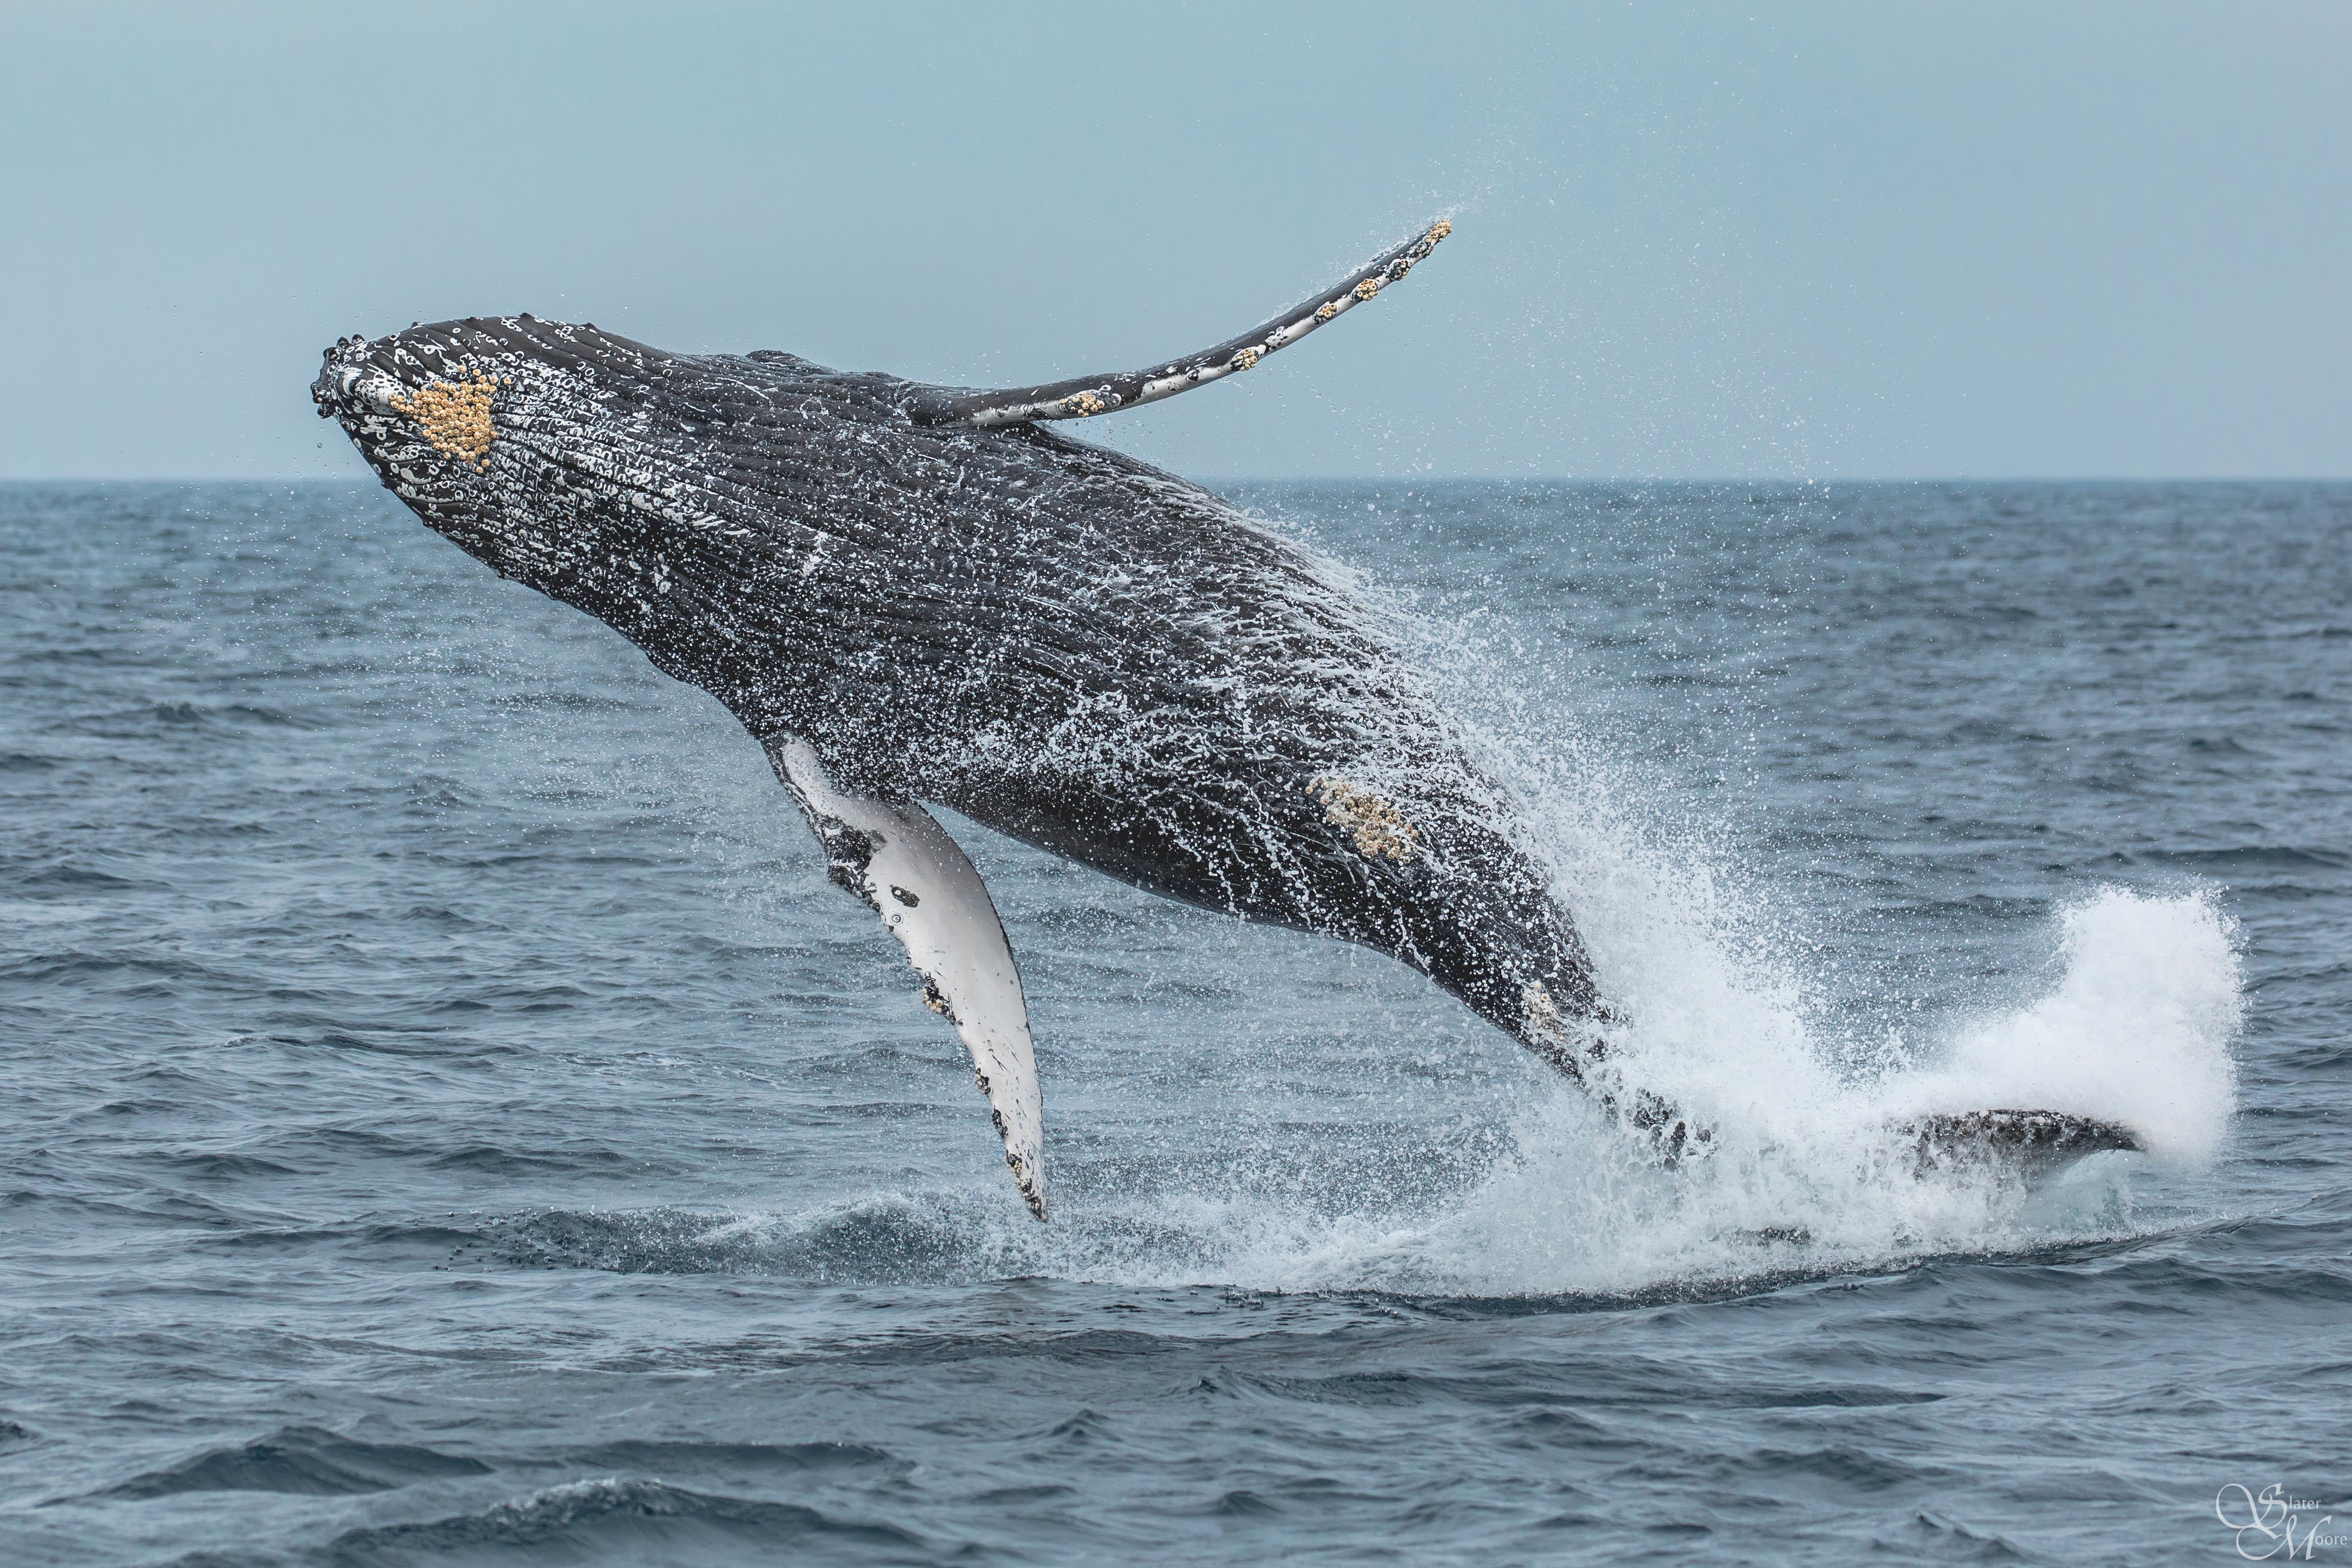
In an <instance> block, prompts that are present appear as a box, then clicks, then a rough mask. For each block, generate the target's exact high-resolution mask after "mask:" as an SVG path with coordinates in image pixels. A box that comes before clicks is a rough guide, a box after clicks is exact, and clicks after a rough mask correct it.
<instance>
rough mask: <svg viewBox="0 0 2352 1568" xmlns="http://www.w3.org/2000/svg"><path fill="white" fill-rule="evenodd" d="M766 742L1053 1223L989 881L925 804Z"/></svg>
mask: <svg viewBox="0 0 2352 1568" xmlns="http://www.w3.org/2000/svg"><path fill="white" fill-rule="evenodd" d="M762 744H763V745H764V746H766V747H767V750H768V760H769V762H770V763H771V764H772V765H773V766H774V768H775V769H776V777H777V778H779V779H782V780H783V781H784V785H785V787H786V788H787V789H791V790H792V792H793V796H794V798H796V799H797V800H799V801H800V803H801V810H802V811H803V812H804V813H805V814H806V815H807V817H808V821H809V826H810V827H812V828H814V830H815V831H816V836H817V841H819V842H820V843H822V844H823V845H824V852H825V858H826V860H827V861H828V862H830V866H831V870H832V874H833V879H834V881H835V882H836V883H840V884H841V885H842V886H844V887H845V888H847V889H848V890H849V891H850V892H852V893H855V894H857V895H858V896H860V897H861V898H863V899H865V900H866V903H867V904H871V905H872V906H873V907H874V908H875V909H876V910H877V912H878V913H879V914H880V915H881V916H882V924H883V925H885V926H886V927H887V928H888V930H889V932H890V935H891V936H896V937H897V938H898V941H899V943H900V945H901V946H904V947H905V948H906V949H907V961H908V963H910V964H912V965H913V966H914V967H915V972H916V973H917V974H919V975H920V976H922V977H923V1000H924V1001H925V1002H927V1003H929V1006H930V1007H931V1009H933V1010H934V1011H937V1012H940V1013H943V1014H945V1015H946V1016H947V1019H948V1021H949V1022H950V1023H952V1024H954V1025H955V1028H956V1033H957V1034H959V1035H961V1037H962V1038H963V1043H964V1046H965V1048H966V1049H967V1050H969V1051H971V1062H972V1067H973V1069H974V1071H976V1072H977V1073H978V1075H979V1078H980V1087H981V1090H982V1092H984V1093H985V1094H987V1096H988V1103H989V1109H990V1112H991V1113H992V1115H993V1116H994V1118H995V1121H996V1128H997V1131H998V1132H999V1133H1001V1134H1003V1138H1004V1163H1005V1164H1006V1165H1008V1166H1012V1167H1013V1181H1014V1183H1015V1184H1016V1185H1018V1186H1019V1187H1020V1188H1021V1196H1022V1197H1023V1198H1024V1199H1026V1200H1027V1202H1028V1205H1029V1211H1030V1212H1031V1213H1032V1214H1034V1215H1035V1216H1036V1217H1037V1218H1040V1219H1043V1218H1045V1161H1044V1145H1045V1113H1044V1108H1043V1104H1042V1102H1041V1097H1040V1095H1039V1092H1038V1086H1037V1058H1036V1052H1035V1050H1034V1047H1033V1046H1032V1045H1031V1043H1030V1040H1029V1008H1028V1003H1027V1002H1026V1001H1025V1000H1024V998H1023V997H1022V994H1021V971H1020V969H1019V968H1018V967H1015V966H1014V964H1013V947H1012V945H1011V944H1010V943H1008V942H1007V941H1006V940H1005V939H1004V924H1003V921H1001V920H999V919H998V918H997V915H996V905H995V904H993V903H992V902H991V901H990V899H989V896H988V886H987V884H986V883H983V882H982V881H981V879H980V873H979V872H978V871H976V870H974V869H973V867H972V863H971V860H970V858H969V857H967V856H966V855H965V854H964V852H963V850H962V848H961V846H959V845H958V844H957V843H956V841H955V840H954V839H952V838H950V837H949V836H948V831H947V830H946V829H944V828H942V827H940V825H939V823H938V822H937V821H934V820H933V819H932V817H931V814H930V813H929V811H926V810H923V808H922V807H921V806H919V805H918V804H917V803H915V802H914V801H912V800H908V801H904V802H897V801H889V800H875V799H872V798H868V797H861V796H856V795H849V794H845V793H844V792H843V791H842V790H840V789H836V788H835V786H834V783H833V781H832V779H829V778H827V777H826V776H825V771H824V767H823V765H821V764H820V763H819V762H818V760H817V755H816V751H815V748H814V747H811V746H810V745H809V743H808V742H807V741H805V740H803V739H801V738H800V737H797V736H793V735H773V736H769V737H765V738H764V740H763V741H762Z"/></svg>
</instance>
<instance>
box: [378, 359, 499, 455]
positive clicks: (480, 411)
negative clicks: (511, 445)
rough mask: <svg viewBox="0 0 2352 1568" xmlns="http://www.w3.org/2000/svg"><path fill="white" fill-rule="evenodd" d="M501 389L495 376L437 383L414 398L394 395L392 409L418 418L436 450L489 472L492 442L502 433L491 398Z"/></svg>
mask: <svg viewBox="0 0 2352 1568" xmlns="http://www.w3.org/2000/svg"><path fill="white" fill-rule="evenodd" d="M498 388H499V382H498V378H497V377H495V376H484V375H476V376H472V377H470V378H469V379H467V380H466V381H462V382H434V383H433V384H432V385H431V386H428V387H425V388H424V389H422V390H421V391H419V392H416V393H415V395H414V396H413V397H396V398H394V399H393V400H392V408H393V412H394V413H404V414H406V415H408V417H409V418H411V419H413V420H415V422H416V423H417V425H418V427H419V428H421V429H422V430H423V431H424V432H425V440H427V441H430V442H431V443H432V444H433V447H434V450H435V451H436V452H445V453H446V454H448V455H450V456H452V457H455V458H457V459H458V460H460V461H461V462H463V463H464V464H465V465H467V467H469V468H471V469H473V470H474V471H475V472H476V473H478V474H487V473H488V472H489V450H490V443H491V442H493V441H495V440H497V439H498V434H499V433H498V431H497V429H496V428H495V427H493V426H492V425H491V423H490V400H491V399H492V398H493V397H494V396H495V395H496V394H497V392H498Z"/></svg>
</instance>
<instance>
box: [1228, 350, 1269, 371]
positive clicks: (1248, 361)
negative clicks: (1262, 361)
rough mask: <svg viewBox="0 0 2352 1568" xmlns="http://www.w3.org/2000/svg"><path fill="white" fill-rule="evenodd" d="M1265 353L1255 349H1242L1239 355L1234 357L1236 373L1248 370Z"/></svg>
mask: <svg viewBox="0 0 2352 1568" xmlns="http://www.w3.org/2000/svg"><path fill="white" fill-rule="evenodd" d="M1264 354H1265V350H1263V349H1259V348H1255V347H1252V348H1247V349H1244V350H1242V351H1241V352H1240V353H1238V354H1235V355H1234V369H1235V370H1237V371H1245V370H1248V369H1249V368H1250V367H1251V366H1252V365H1254V364H1255V363H1257V362H1258V360H1259V358H1260V357H1261V356H1262V355H1264Z"/></svg>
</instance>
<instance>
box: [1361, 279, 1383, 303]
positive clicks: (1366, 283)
mask: <svg viewBox="0 0 2352 1568" xmlns="http://www.w3.org/2000/svg"><path fill="white" fill-rule="evenodd" d="M1380 291H1381V280H1380V279H1379V278H1377V277H1367V278H1366V279H1364V280H1363V281H1362V282H1361V283H1359V284H1358V285H1356V298H1359V299H1370V298H1371V297H1372V296H1373V295H1375V294H1378V293H1379V292H1380Z"/></svg>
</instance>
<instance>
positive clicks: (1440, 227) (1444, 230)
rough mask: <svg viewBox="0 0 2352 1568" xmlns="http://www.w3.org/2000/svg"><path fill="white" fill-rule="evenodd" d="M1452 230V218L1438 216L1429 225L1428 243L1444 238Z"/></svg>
mask: <svg viewBox="0 0 2352 1568" xmlns="http://www.w3.org/2000/svg"><path fill="white" fill-rule="evenodd" d="M1453 232H1454V220H1453V219H1452V218H1440V219H1438V220H1437V221H1436V222H1435V223H1433V224H1432V225H1429V243H1430V244H1432V245H1435V244H1436V243H1437V242H1438V241H1439V240H1442V239H1444V237H1445V236H1446V235H1450V234H1452V233H1453Z"/></svg>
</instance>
